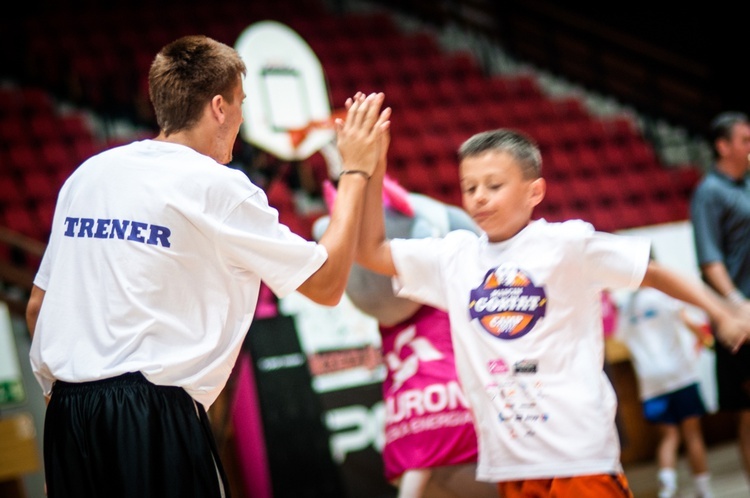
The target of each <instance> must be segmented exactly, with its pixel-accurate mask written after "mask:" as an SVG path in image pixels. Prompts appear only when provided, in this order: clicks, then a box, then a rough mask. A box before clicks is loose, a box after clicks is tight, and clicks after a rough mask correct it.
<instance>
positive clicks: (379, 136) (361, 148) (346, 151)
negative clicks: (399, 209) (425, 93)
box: [336, 93, 391, 177]
mask: <svg viewBox="0 0 750 498" xmlns="http://www.w3.org/2000/svg"><path fill="white" fill-rule="evenodd" d="M383 99H384V95H383V94H382V93H372V94H370V95H368V96H365V95H364V94H362V93H357V94H356V95H355V96H354V97H353V98H350V99H347V102H346V108H347V112H346V120H342V119H337V120H336V133H337V138H336V145H337V147H338V149H339V153H340V154H341V159H342V162H343V170H344V171H362V172H363V173H364V174H366V175H367V177H370V176H372V174H373V173H374V172H375V170H376V168H377V166H378V164H379V160H380V158H381V147H382V144H383V134H384V133H387V132H388V127H389V126H390V121H388V118H389V116H390V112H391V110H390V108H386V109H384V110H383V111H381V110H380V108H381V107H382V105H383Z"/></svg>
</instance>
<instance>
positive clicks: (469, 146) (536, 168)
mask: <svg viewBox="0 0 750 498" xmlns="http://www.w3.org/2000/svg"><path fill="white" fill-rule="evenodd" d="M490 151H495V152H505V153H507V154H510V155H511V156H512V157H513V159H515V161H516V162H517V163H518V165H519V167H520V168H521V172H522V173H523V176H524V178H527V179H536V178H540V177H541V176H542V153H541V151H540V150H539V146H538V145H537V144H536V142H535V141H534V140H533V139H532V138H531V137H529V136H528V135H526V134H524V133H521V132H519V131H515V130H508V129H498V130H490V131H484V132H481V133H477V134H476V135H473V136H472V137H470V138H469V139H468V140H466V141H465V142H464V143H463V144H461V147H459V149H458V160H459V161H463V160H464V159H466V158H468V157H474V156H478V155H480V154H484V153H485V152H490Z"/></svg>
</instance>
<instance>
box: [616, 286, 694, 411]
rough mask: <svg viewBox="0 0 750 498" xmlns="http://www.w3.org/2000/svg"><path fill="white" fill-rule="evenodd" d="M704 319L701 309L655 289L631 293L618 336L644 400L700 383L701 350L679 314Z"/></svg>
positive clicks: (622, 308) (623, 310) (620, 315)
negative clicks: (683, 311)
mask: <svg viewBox="0 0 750 498" xmlns="http://www.w3.org/2000/svg"><path fill="white" fill-rule="evenodd" d="M683 309H685V310H687V311H689V312H690V315H691V319H693V320H696V321H697V320H701V321H703V322H705V321H706V320H707V318H706V317H705V314H703V312H702V311H700V310H696V309H693V308H692V307H689V306H688V305H687V304H686V303H683V302H681V301H679V300H677V299H674V298H673V297H671V296H668V295H667V294H664V293H663V292H660V291H658V290H656V289H650V288H643V289H639V290H638V291H636V292H633V293H631V294H630V295H629V296H628V297H627V299H626V300H625V301H624V302H623V304H622V306H621V310H620V313H619V326H618V327H617V338H618V339H620V340H622V341H623V343H624V344H625V345H626V346H627V347H628V349H629V351H630V356H631V358H632V360H633V367H634V370H635V373H636V377H637V379H638V392H639V396H640V398H641V399H642V400H646V399H649V398H653V397H655V396H660V395H662V394H666V393H668V392H672V391H676V390H678V389H681V388H683V387H686V386H688V385H690V384H694V383H698V382H699V380H700V376H699V373H698V353H699V351H698V350H696V347H695V344H696V341H697V338H696V337H695V335H693V333H692V332H690V330H688V328H687V326H686V325H685V324H684V323H683V321H682V318H681V317H680V311H681V310H683Z"/></svg>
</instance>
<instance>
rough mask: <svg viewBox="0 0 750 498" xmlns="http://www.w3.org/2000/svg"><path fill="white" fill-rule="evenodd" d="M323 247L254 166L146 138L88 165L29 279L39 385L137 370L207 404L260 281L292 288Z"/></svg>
mask: <svg viewBox="0 0 750 498" xmlns="http://www.w3.org/2000/svg"><path fill="white" fill-rule="evenodd" d="M326 257H327V253H326V251H325V248H324V247H323V246H320V245H318V244H316V243H314V242H310V241H306V240H304V239H303V238H301V237H299V236H297V235H295V234H293V233H292V232H290V231H289V229H288V228H287V227H285V226H283V225H280V224H279V222H278V212H277V211H276V210H275V209H273V208H271V207H269V206H268V201H267V198H266V196H265V194H264V192H263V191H262V190H261V189H260V188H258V187H257V186H255V185H253V184H252V183H251V182H250V180H249V179H248V178H247V176H246V175H245V174H244V173H242V172H240V171H237V170H234V169H232V168H229V167H226V166H224V165H221V164H219V163H217V162H215V161H214V160H212V159H211V158H209V157H207V156H204V155H202V154H199V153H197V152H196V151H194V150H193V149H190V148H188V147H185V146H182V145H176V144H170V143H165V142H159V141H152V140H144V141H140V142H135V143H133V144H130V145H126V146H123V147H118V148H114V149H112V150H109V151H105V152H103V153H101V154H99V155H97V156H95V157H93V158H91V159H90V160H88V161H86V162H85V163H83V164H82V165H81V166H80V167H79V168H78V169H77V170H76V171H75V172H74V173H73V174H72V175H71V177H70V178H69V179H68V180H67V181H66V182H65V184H64V185H63V187H62V189H61V191H60V195H59V197H58V201H57V207H56V209H55V215H54V219H53V224H52V233H51V236H50V241H49V244H48V247H47V251H46V253H45V255H44V257H43V259H42V263H41V266H40V269H39V272H38V273H37V276H36V278H35V280H34V283H35V284H36V285H37V286H39V287H40V288H42V289H44V290H45V291H46V294H45V298H44V302H43V304H42V308H41V311H40V314H39V318H38V322H37V326H36V331H35V334H34V338H33V342H32V346H31V353H30V357H31V363H32V367H33V370H34V373H35V375H36V377H37V379H38V380H39V382H40V384H41V385H42V388H43V389H44V391H45V393H49V392H50V389H51V387H52V383H53V382H54V380H55V379H60V380H64V381H68V382H83V381H91V380H97V379H103V378H108V377H112V376H116V375H119V374H122V373H126V372H133V371H141V372H142V373H143V374H144V375H145V377H146V378H147V379H149V380H150V381H151V382H153V383H155V384H158V385H170V386H180V387H183V388H184V389H185V390H186V391H187V392H188V393H189V394H190V395H191V396H193V397H194V398H195V399H196V400H197V401H199V402H200V403H202V404H203V405H204V406H205V408H206V409H208V408H209V407H210V405H211V404H212V403H213V402H214V401H215V399H216V397H217V396H218V395H219V393H220V391H221V389H222V388H223V387H224V385H225V384H226V381H227V379H228V377H229V374H230V372H231V370H232V368H233V366H234V363H235V360H236V358H237V355H238V354H239V351H240V347H241V345H242V342H243V340H244V337H245V334H246V333H247V331H248V328H249V325H250V322H251V320H252V317H253V315H254V311H255V306H256V303H257V300H258V293H259V287H260V282H261V281H264V282H265V283H266V284H267V285H268V286H269V287H270V288H271V290H273V291H274V292H275V293H276V294H277V295H278V296H280V297H281V296H284V295H286V294H288V293H290V292H292V291H294V290H295V289H296V288H297V287H298V286H299V285H300V284H301V283H302V282H304V281H305V280H306V279H307V278H308V277H309V276H310V275H311V274H312V273H314V272H315V271H316V270H317V269H318V268H319V267H320V266H321V265H322V264H323V262H324V261H325V259H326Z"/></svg>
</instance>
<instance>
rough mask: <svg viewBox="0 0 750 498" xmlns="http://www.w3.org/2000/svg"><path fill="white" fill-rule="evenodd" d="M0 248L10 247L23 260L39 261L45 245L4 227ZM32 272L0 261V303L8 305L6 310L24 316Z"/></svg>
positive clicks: (0, 234) (0, 237) (32, 277)
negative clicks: (27, 258)
mask: <svg viewBox="0 0 750 498" xmlns="http://www.w3.org/2000/svg"><path fill="white" fill-rule="evenodd" d="M0 246H6V247H10V248H11V249H12V250H14V251H18V252H20V254H21V255H23V257H24V259H26V257H27V256H28V257H31V258H33V259H39V258H41V257H42V255H43V254H44V250H45V248H46V247H47V245H46V244H45V243H43V242H40V241H38V240H36V239H32V238H30V237H27V236H25V235H22V234H20V233H18V232H14V231H13V230H10V229H8V228H5V227H0ZM34 274H35V272H34V270H32V269H31V268H28V267H25V266H23V265H18V264H14V263H11V262H6V261H0V301H3V302H5V303H6V304H7V305H8V310H9V311H10V312H11V313H12V314H14V315H18V316H24V314H25V311H26V303H27V300H28V295H29V292H31V287H32V284H33V281H34Z"/></svg>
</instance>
